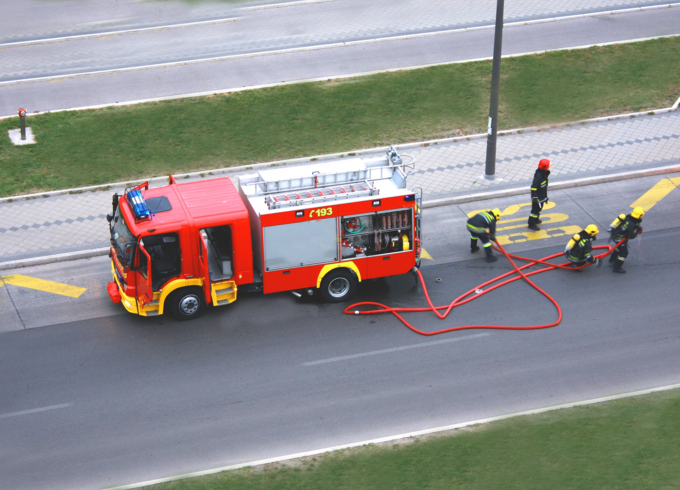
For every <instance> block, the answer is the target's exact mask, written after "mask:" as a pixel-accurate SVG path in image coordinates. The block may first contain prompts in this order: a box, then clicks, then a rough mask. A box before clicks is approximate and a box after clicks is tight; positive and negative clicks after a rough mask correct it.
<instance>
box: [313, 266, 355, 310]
mask: <svg viewBox="0 0 680 490" xmlns="http://www.w3.org/2000/svg"><path fill="white" fill-rule="evenodd" d="M356 291H357V279H356V277H355V276H354V274H353V273H352V272H350V271H349V270H347V269H344V268H343V269H335V270H332V271H330V272H329V273H328V274H326V275H325V276H324V278H323V280H322V281H321V295H322V296H323V299H325V300H326V301H327V302H329V303H340V302H341V301H345V300H347V299H349V298H351V297H352V296H354V294H355V293H356Z"/></svg>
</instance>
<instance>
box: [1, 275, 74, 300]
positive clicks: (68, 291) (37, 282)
mask: <svg viewBox="0 0 680 490" xmlns="http://www.w3.org/2000/svg"><path fill="white" fill-rule="evenodd" d="M0 280H2V283H4V284H11V285H12V286H19V287H22V288H29V289H36V290H38V291H44V292H45V293H51V294H60V295H62V296H68V297H70V298H79V297H80V295H81V294H83V293H84V292H85V291H87V288H81V287H78V286H71V285H70V284H62V283H60V282H54V281H47V280H45V279H38V278H35V277H29V276H23V275H21V274H12V275H9V276H0ZM0 286H2V284H1V283H0Z"/></svg>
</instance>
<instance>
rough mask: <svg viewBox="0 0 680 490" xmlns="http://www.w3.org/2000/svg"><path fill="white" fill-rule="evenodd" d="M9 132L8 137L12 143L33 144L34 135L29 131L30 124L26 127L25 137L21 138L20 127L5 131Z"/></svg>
mask: <svg viewBox="0 0 680 490" xmlns="http://www.w3.org/2000/svg"><path fill="white" fill-rule="evenodd" d="M7 132H8V133H9V139H10V140H11V141H12V144H15V145H33V144H35V135H34V134H33V131H31V128H30V126H29V127H27V128H26V139H25V140H22V139H21V129H10V130H9V131H7Z"/></svg>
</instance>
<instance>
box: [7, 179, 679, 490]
mask: <svg viewBox="0 0 680 490" xmlns="http://www.w3.org/2000/svg"><path fill="white" fill-rule="evenodd" d="M662 178H663V176H658V177H648V178H642V179H635V180H630V181H624V182H619V183H613V184H605V185H597V186H588V187H582V188H575V189H568V190H564V191H559V192H553V193H551V199H552V201H553V202H554V203H555V206H554V208H552V209H550V210H546V211H545V212H544V216H543V217H544V220H545V221H546V226H545V228H546V230H552V231H550V232H549V233H550V234H551V235H552V238H546V239H538V240H526V241H519V240H522V239H526V238H527V237H526V236H524V235H518V233H524V232H526V229H525V228H524V226H523V225H522V223H523V221H524V220H525V219H526V215H527V211H526V210H527V208H526V207H524V206H522V207H519V208H518V207H517V206H520V205H521V204H524V201H526V199H523V198H522V197H521V196H520V197H513V198H505V199H499V200H494V201H485V202H483V203H469V204H466V205H461V206H449V207H442V208H435V209H428V210H426V214H425V216H424V220H425V221H424V228H425V232H424V237H425V242H424V244H425V248H426V249H427V250H428V252H429V253H430V254H431V255H432V256H433V258H434V259H435V261H434V262H425V264H426V266H425V267H424V268H423V273H424V276H425V279H426V283H427V285H428V288H429V291H430V293H431V295H432V297H433V300H434V302H435V304H444V303H447V302H448V301H450V300H451V299H452V298H453V297H455V296H457V295H459V294H460V293H461V292H463V291H465V290H467V289H469V288H471V287H473V286H475V285H477V284H480V283H482V282H483V281H485V280H487V279H490V278H492V277H495V276H496V275H498V274H499V273H502V272H505V271H507V270H508V268H509V265H508V264H507V262H506V261H504V260H501V261H499V262H497V263H495V264H493V265H488V264H486V263H485V262H484V261H483V260H482V259H481V257H477V258H474V259H471V258H470V254H469V250H468V248H467V247H468V244H469V240H468V237H467V235H466V233H465V232H464V221H465V214H466V213H468V212H470V211H472V210H474V209H480V208H488V207H495V206H498V207H500V208H501V209H502V210H504V211H505V212H506V217H505V220H506V221H505V222H503V221H501V225H503V226H502V228H504V229H499V232H498V236H499V239H501V238H500V237H506V238H503V239H504V240H510V241H515V242H516V243H511V244H508V245H507V248H508V250H510V251H513V252H519V253H525V254H526V255H528V256H532V257H542V256H546V255H549V254H552V253H556V252H559V251H561V250H562V249H563V247H564V244H565V243H566V241H567V240H568V235H565V234H562V235H560V233H561V231H560V229H562V231H565V228H564V227H569V226H585V225H587V224H589V223H590V222H594V223H596V224H598V225H599V226H600V229H601V230H602V232H603V233H601V235H600V239H599V240H598V241H597V242H596V244H597V243H603V242H605V241H606V240H604V239H603V237H604V236H606V234H605V233H604V230H606V228H607V226H608V223H609V222H610V221H611V220H612V219H613V217H614V216H616V215H617V214H618V213H620V212H624V211H626V210H627V209H630V208H628V205H629V204H632V203H633V202H634V201H635V200H637V199H638V198H639V197H640V196H642V195H643V194H645V192H647V191H648V190H649V189H650V188H651V187H652V186H653V185H654V184H656V183H657V182H658V181H660V180H661V179H662ZM679 204H680V191H678V190H677V189H675V190H673V191H671V192H670V193H669V194H668V195H667V196H666V197H664V198H663V199H662V200H660V201H659V202H658V203H657V204H655V205H654V207H653V208H652V209H651V211H649V212H648V213H647V214H646V215H645V218H644V221H643V225H644V227H645V233H644V234H643V235H642V236H641V237H640V238H639V239H637V240H635V241H634V242H633V243H634V245H635V246H633V247H632V248H633V252H632V254H631V256H630V258H629V261H628V263H627V264H626V268H627V270H628V273H627V274H626V275H616V274H612V273H611V271H610V268H609V266H607V265H604V266H603V267H602V268H600V269H595V268H589V269H587V270H585V271H584V272H581V273H577V272H567V271H553V272H550V273H546V274H542V275H540V276H535V277H536V283H537V284H538V285H539V286H541V287H543V288H545V289H546V290H547V291H548V292H549V293H550V294H551V295H553V296H554V297H555V299H556V300H557V301H558V302H559V303H560V305H561V306H562V308H563V311H564V319H563V321H562V323H561V324H560V325H559V326H558V327H555V328H552V329H547V330H534V331H524V332H518V331H497V330H483V331H479V330H467V331H460V332H454V333H449V334H445V335H441V336H437V337H430V338H423V337H420V336H418V335H416V334H414V333H412V332H410V331H409V330H407V329H406V328H405V327H403V326H402V325H401V324H400V323H399V322H398V321H397V320H396V319H394V318H392V317H390V316H359V317H357V316H354V315H352V316H344V315H342V313H341V312H342V308H343V306H342V305H326V304H321V303H317V302H315V301H313V300H307V301H300V300H297V299H295V298H294V297H293V296H292V295H290V294H276V295H269V296H260V295H250V296H248V295H241V297H240V298H239V300H238V301H237V302H236V303H234V304H233V305H230V306H229V307H227V308H217V309H213V310H210V311H209V312H208V313H207V314H206V315H205V316H204V317H203V318H202V319H200V320H198V321H194V322H188V323H179V322H175V321H173V320H172V319H170V318H163V317H157V318H149V319H146V318H138V317H135V316H133V315H129V314H122V311H121V308H120V307H119V306H114V305H111V304H107V303H106V301H108V300H107V299H106V298H105V297H104V296H102V294H105V293H103V290H102V289H101V288H100V289H97V288H96V287H92V285H93V284H95V283H97V282H99V281H101V282H102V283H103V282H104V281H106V280H107V279H108V269H107V267H108V264H107V263H106V261H105V260H103V259H92V260H89V261H79V262H74V263H63V264H53V265H52V266H48V267H43V268H35V269H21V270H17V271H8V272H7V273H6V274H5V273H4V274H3V275H7V274H11V273H21V274H26V275H30V276H33V277H40V278H43V279H51V280H61V281H62V282H67V283H69V284H74V285H80V286H84V287H88V291H87V292H86V293H85V294H83V295H82V296H81V297H80V298H78V299H73V298H63V299H60V298H56V299H55V297H54V295H48V294H47V293H42V292H37V291H30V290H27V289H26V288H19V287H16V286H12V285H5V286H4V287H2V288H0V306H2V308H3V310H2V317H1V318H2V319H3V320H2V322H3V323H2V325H3V327H4V328H5V329H6V330H11V328H9V327H8V326H7V325H8V323H7V322H8V321H7V320H6V319H8V318H11V315H10V314H11V312H12V308H14V314H15V320H14V321H15V322H16V321H18V323H19V325H18V326H17V327H16V328H18V329H19V330H16V331H9V332H5V333H3V334H0V372H1V373H2V376H1V377H0V393H2V394H3V396H2V397H1V398H0V438H1V439H2V440H3V444H2V445H1V446H0V487H2V488H13V489H23V488H26V489H29V488H30V489H36V488H69V489H73V488H101V487H106V486H112V485H116V484H125V483H132V482H136V481H142V480H148V479H151V478H158V477H163V476H170V475H174V474H179V473H184V472H188V471H196V470H202V469H207V468H211V467H218V466H222V465H227V464H235V463H239V462H246V461H253V460H257V459H262V458H267V457H274V456H277V455H285V454H291V453H296V452H300V451H307V450H313V449H318V448H324V447H329V446H335V445H339V444H343V443H352V442H356V441H361V440H367V439H371V438H375V437H381V436H389V435H392V434H399V433H405V432H408V431H414V430H421V429H427V428H432V427H438V426H443V425H448V424H454V423H457V422H464V421H469V420H477V419H480V418H483V417H491V416H496V415H502V414H507V413H512V412H516V411H522V410H529V409H533V408H540V407H545V406H552V405H556V404H560V403H567V402H574V401H578V400H584V399H590V398H596V397H600V396H606V395H613V394H618V393H625V392H629V391H634V390H640V389H645V388H650V387H655V386H662V385H667V384H673V383H678V382H680V358H679V357H678V356H677V352H678V349H679V348H680V335H679V334H680V332H679V331H678V320H677V318H678V312H679V311H680V309H679V307H678V304H679V301H680V291H678V288H677V277H678V274H679V273H680V261H679V260H678V258H677V257H676V256H675V255H673V254H672V253H671V250H673V248H674V245H673V244H674V243H677V242H678V240H680V217H679V216H677V209H678V205H679ZM513 211H515V212H514V213H513ZM513 219H517V220H518V221H512V220H513ZM553 225H554V226H553ZM513 226H517V228H512V227H513ZM560 227H561V228H560ZM566 230H567V231H568V230H569V228H566ZM437 278H439V279H441V282H437V281H436V279H437ZM359 299H361V300H375V301H380V302H385V303H387V304H390V305H399V306H408V305H413V306H416V305H421V304H422V303H423V295H422V291H421V289H420V288H418V287H415V283H414V279H413V277H412V276H411V275H405V276H400V277H395V278H390V279H387V280H378V281H371V282H366V283H364V284H363V286H362V293H361V295H360V298H359ZM8 301H9V303H10V304H11V306H8ZM69 315H70V317H71V318H73V317H76V318H78V317H79V318H81V320H78V321H66V319H67V318H69ZM555 316H556V313H555V311H554V309H553V307H552V306H551V304H550V303H549V302H548V301H547V300H545V299H544V298H543V297H541V296H540V295H538V293H536V292H535V291H534V290H533V289H531V288H530V287H529V286H528V285H526V284H523V283H519V282H518V283H515V284H514V285H512V286H507V287H505V288H503V289H501V290H498V291H496V292H494V293H491V294H489V295H487V296H482V297H480V298H479V299H478V300H476V301H474V302H473V303H471V304H470V305H468V306H466V307H463V308H461V309H460V311H455V312H454V314H453V315H452V317H451V318H450V319H449V320H447V321H446V322H439V321H438V320H436V319H435V318H433V317H432V316H431V315H429V314H420V315H409V319H413V320H414V322H415V323H416V324H417V325H418V326H419V327H421V328H424V329H428V330H435V329H439V328H442V326H444V325H446V326H452V325H462V324H468V323H498V324H505V325H508V324H520V325H521V324H541V323H547V322H551V321H553V320H554V318H555ZM85 318H89V319H85ZM40 325H45V326H44V327H42V328H37V327H38V326H40ZM33 327H36V328H33Z"/></svg>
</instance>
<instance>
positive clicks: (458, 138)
mask: <svg viewBox="0 0 680 490" xmlns="http://www.w3.org/2000/svg"><path fill="white" fill-rule="evenodd" d="M679 106H680V97H679V98H678V99H677V100H676V101H675V103H674V104H673V105H672V106H670V107H664V108H662V109H652V110H647V111H641V112H629V113H626V114H617V115H613V116H602V117H595V118H591V119H581V120H578V121H570V122H566V123H556V124H547V125H542V126H529V127H526V128H515V129H505V130H503V131H498V136H508V135H512V134H523V133H529V132H540V131H547V130H549V129H558V128H568V127H571V126H582V125H585V124H592V123H598V122H604V121H615V120H617V119H634V118H636V117H640V116H654V115H657V114H665V113H668V112H674V111H676V110H678V107H679ZM486 137H487V134H486V133H478V134H471V135H466V136H453V137H449V138H441V139H434V140H426V141H416V142H413V143H403V144H400V145H399V144H397V145H393V146H394V147H395V148H397V149H399V150H406V149H409V148H418V147H424V146H431V145H438V144H443V143H455V142H458V141H470V140H473V139H480V138H486ZM387 148H389V146H379V147H374V148H363V149H360V150H349V151H345V152H342V153H327V154H323V155H312V156H308V157H301V158H292V159H287V160H275V161H272V162H264V163H254V164H251V165H241V166H238V167H225V168H218V169H214V170H199V171H197V172H188V173H184V174H175V175H173V176H174V177H175V178H176V179H178V180H179V179H188V178H191V177H200V176H208V175H213V176H216V175H219V174H228V173H234V172H242V171H245V170H254V169H257V168H264V167H279V166H284V165H296V164H299V163H311V162H316V161H324V160H332V159H336V158H342V157H345V156H350V157H351V156H358V155H363V154H369V153H378V152H382V151H385V150H387ZM167 179H168V178H167V177H152V178H146V179H135V180H128V181H125V182H112V183H108V184H99V185H91V186H87V187H73V188H70V189H61V190H58V191H47V192H36V193H33V194H22V195H19V196H9V197H0V203H4V202H14V201H21V200H24V199H35V198H41V197H50V196H60V195H63V194H80V193H83V192H94V191H105V190H109V189H112V188H113V187H128V186H130V185H136V184H141V183H143V182H147V181H148V182H149V183H152V182H160V181H165V180H167ZM551 187H553V186H552V185H551Z"/></svg>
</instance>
